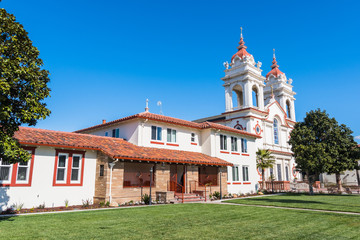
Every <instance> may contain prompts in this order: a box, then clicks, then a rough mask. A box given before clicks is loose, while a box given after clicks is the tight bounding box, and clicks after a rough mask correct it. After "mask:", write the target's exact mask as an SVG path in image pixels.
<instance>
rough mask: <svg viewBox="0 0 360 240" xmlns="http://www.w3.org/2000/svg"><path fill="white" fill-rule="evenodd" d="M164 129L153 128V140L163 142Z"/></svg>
mask: <svg viewBox="0 0 360 240" xmlns="http://www.w3.org/2000/svg"><path fill="white" fill-rule="evenodd" d="M161 133H162V128H161V127H157V126H151V140H156V141H161Z"/></svg>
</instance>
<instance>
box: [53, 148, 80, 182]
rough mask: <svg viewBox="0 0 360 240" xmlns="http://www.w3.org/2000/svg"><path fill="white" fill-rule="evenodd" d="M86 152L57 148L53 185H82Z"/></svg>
mask: <svg viewBox="0 0 360 240" xmlns="http://www.w3.org/2000/svg"><path fill="white" fill-rule="evenodd" d="M84 158H85V152H83V151H73V150H60V149H57V150H56V164H55V169H54V180H53V186H82V184H83V174H84V161H85V159H84Z"/></svg>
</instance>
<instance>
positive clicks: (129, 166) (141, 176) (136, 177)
mask: <svg viewBox="0 0 360 240" xmlns="http://www.w3.org/2000/svg"><path fill="white" fill-rule="evenodd" d="M150 168H153V179H152V185H151V186H155V175H156V169H155V167H154V164H149V163H130V162H125V164H124V187H150Z"/></svg>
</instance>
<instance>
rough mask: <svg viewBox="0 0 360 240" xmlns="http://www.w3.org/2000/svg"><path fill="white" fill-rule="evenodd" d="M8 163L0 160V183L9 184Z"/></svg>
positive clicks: (9, 166)
mask: <svg viewBox="0 0 360 240" xmlns="http://www.w3.org/2000/svg"><path fill="white" fill-rule="evenodd" d="M10 169H11V165H10V162H6V161H3V160H0V183H1V182H10Z"/></svg>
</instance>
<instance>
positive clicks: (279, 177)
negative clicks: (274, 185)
mask: <svg viewBox="0 0 360 240" xmlns="http://www.w3.org/2000/svg"><path fill="white" fill-rule="evenodd" d="M277 175H278V181H282V175H281V164H277Z"/></svg>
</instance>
